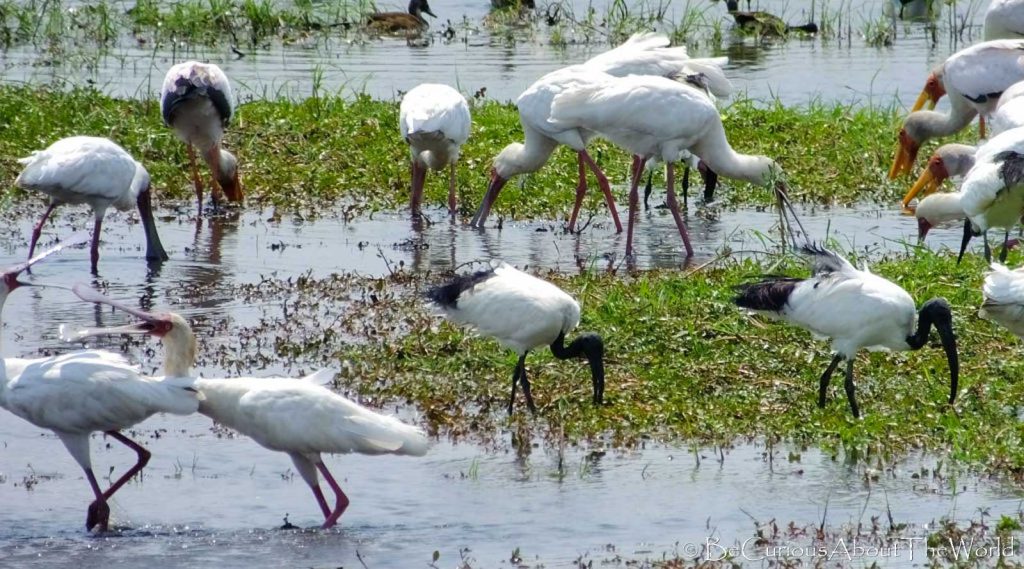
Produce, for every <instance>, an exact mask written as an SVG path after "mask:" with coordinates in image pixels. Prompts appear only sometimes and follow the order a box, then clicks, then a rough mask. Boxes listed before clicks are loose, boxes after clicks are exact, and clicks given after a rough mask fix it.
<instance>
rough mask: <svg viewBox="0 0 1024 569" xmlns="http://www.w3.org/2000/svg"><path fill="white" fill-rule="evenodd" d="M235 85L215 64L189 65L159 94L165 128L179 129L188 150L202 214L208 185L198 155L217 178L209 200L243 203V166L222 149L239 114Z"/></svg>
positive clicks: (175, 70) (172, 73)
mask: <svg viewBox="0 0 1024 569" xmlns="http://www.w3.org/2000/svg"><path fill="white" fill-rule="evenodd" d="M233 105H234V102H233V98H232V95H231V84H230V83H229V82H228V78H227V76H226V75H224V72H223V71H221V69H220V67H217V66H216V65H214V64H212V63H199V62H198V61H186V62H184V63H179V64H177V65H175V66H173V67H171V68H170V69H169V70H168V71H167V75H166V76H165V77H164V85H163V89H162V90H161V94H160V111H161V113H162V114H163V117H164V124H166V125H167V126H169V127H172V128H174V132H175V134H177V135H178V138H180V139H181V140H182V141H183V142H184V143H185V144H186V145H188V160H189V167H190V168H191V170H192V184H193V185H194V186H195V189H196V202H197V204H198V208H199V209H198V213H199V214H200V215H202V212H203V181H202V178H201V177H200V176H199V169H198V167H197V166H196V151H195V149H196V148H198V149H199V152H200V153H202V156H203V160H205V161H206V164H207V165H208V166H209V167H210V172H211V173H212V174H213V179H212V181H211V189H210V200H211V201H212V202H213V205H214V207H216V206H217V205H218V204H219V203H220V197H221V196H220V190H221V189H223V190H224V194H225V195H226V196H227V198H228V199H229V200H231V201H233V202H240V201H242V184H241V183H240V182H239V180H238V160H236V159H235V156H234V155H233V154H231V153H230V152H228V151H227V150H224V149H223V148H221V142H222V141H223V139H224V129H225V128H226V127H227V126H228V123H230V122H231V115H232V113H233V112H234V106H233Z"/></svg>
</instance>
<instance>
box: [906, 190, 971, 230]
mask: <svg viewBox="0 0 1024 569" xmlns="http://www.w3.org/2000/svg"><path fill="white" fill-rule="evenodd" d="M962 196H963V194H961V193H960V192H950V193H944V194H943V193H935V194H931V195H929V196H927V197H925V198H924V199H922V200H921V201H919V202H918V203H917V207H916V208H914V216H915V217H916V218H917V239H918V241H919V242H923V241H924V238H925V236H927V235H928V231H930V230H931V228H932V227H937V226H940V225H945V224H947V223H952V222H954V221H962V220H963V219H964V218H965V217H967V214H965V213H964V207H963V205H962V204H961V203H960V198H961V197H962Z"/></svg>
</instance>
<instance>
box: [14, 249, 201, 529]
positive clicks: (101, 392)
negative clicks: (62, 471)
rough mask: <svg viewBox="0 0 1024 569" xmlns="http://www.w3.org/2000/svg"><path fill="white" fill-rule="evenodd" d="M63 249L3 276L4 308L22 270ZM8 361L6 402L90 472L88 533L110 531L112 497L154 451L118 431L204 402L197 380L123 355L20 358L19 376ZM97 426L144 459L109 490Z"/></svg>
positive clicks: (191, 410) (82, 353)
mask: <svg viewBox="0 0 1024 569" xmlns="http://www.w3.org/2000/svg"><path fill="white" fill-rule="evenodd" d="M65 245H67V244H65ZM62 247H63V246H60V247H56V248H54V249H51V250H49V251H47V252H45V253H42V254H40V255H39V256H37V257H34V258H33V259H32V260H30V261H28V262H27V263H22V264H21V265H18V266H16V267H12V268H10V269H7V270H6V271H4V272H3V273H2V274H0V310H2V309H3V303H4V301H5V300H6V299H7V295H8V294H10V293H11V291H13V290H15V289H17V288H18V287H20V286H23V285H25V283H22V282H20V281H18V280H17V276H18V274H19V273H20V272H22V271H24V270H25V269H27V268H28V267H29V266H30V265H31V264H33V263H35V262H37V261H39V260H40V259H42V258H44V257H46V256H48V255H50V254H52V253H54V252H56V251H59V250H60V249H61V248H62ZM8 363H9V362H5V365H4V366H3V367H2V369H0V407H3V408H4V409H7V410H8V411H10V412H11V413H14V414H15V415H17V416H19V417H21V418H22V419H25V420H26V421H28V422H30V423H32V424H33V425H35V426H37V427H40V428H43V429H49V430H52V431H53V432H54V433H55V434H56V435H57V437H58V438H60V440H61V442H63V443H64V446H65V447H67V449H68V452H69V453H71V456H72V457H73V458H74V459H75V461H76V462H77V463H78V464H79V466H81V467H82V470H84V471H85V477H86V479H87V480H88V481H89V485H90V486H91V487H92V490H93V495H94V496H95V500H94V501H93V502H92V503H91V504H89V509H88V513H87V516H86V521H85V527H86V528H87V529H89V530H92V529H93V528H99V530H100V531H106V530H107V526H108V523H109V519H110V507H109V506H108V505H107V501H108V500H110V497H111V496H113V495H114V493H115V492H117V491H118V489H120V488H121V487H122V486H123V485H124V484H125V483H127V482H128V481H129V480H131V479H132V478H133V477H134V476H135V475H136V474H138V473H139V472H140V471H141V470H142V469H143V468H144V467H145V466H146V463H147V462H148V461H149V457H150V453H149V451H147V450H146V449H145V448H143V447H142V446H141V445H139V444H138V443H136V442H135V441H133V440H131V439H129V438H128V437H126V436H124V435H122V434H121V433H119V432H118V431H119V430H121V429H126V428H128V427H131V426H132V425H135V424H136V423H139V422H141V421H143V420H145V419H146V418H148V417H149V416H150V415H153V414H155V413H174V414H177V415H188V414H190V413H195V412H196V410H197V409H198V407H199V398H200V395H199V393H198V392H197V391H196V389H195V388H194V387H193V386H192V379H191V378H181V377H167V378H161V379H154V378H148V377H145V376H143V375H141V374H139V370H138V368H136V367H135V366H132V365H130V364H128V362H126V361H125V360H124V358H122V357H121V356H120V355H118V354H114V353H111V352H107V351H104V350H82V351H78V352H72V353H69V354H64V355H61V356H54V357H48V358H36V359H27V360H19V361H18V362H17V364H16V365H15V366H11V367H14V368H17V371H16V372H15V373H9V372H8V367H9V366H8V365H7V364H8ZM96 431H102V432H104V433H106V434H107V435H108V436H110V437H112V438H114V439H115V440H117V441H118V442H120V443H122V444H124V445H125V446H127V447H129V448H131V449H132V450H133V451H135V453H136V454H137V456H138V459H137V461H136V463H135V465H134V466H132V467H131V468H130V469H128V471H126V472H125V473H124V474H123V475H122V476H121V477H120V478H118V479H117V480H116V481H115V482H114V483H113V484H111V485H110V487H109V488H107V489H106V490H101V489H100V486H99V483H98V482H97V480H96V475H95V474H94V473H93V470H92V460H91V458H90V455H89V436H90V435H91V434H92V433H93V432H96Z"/></svg>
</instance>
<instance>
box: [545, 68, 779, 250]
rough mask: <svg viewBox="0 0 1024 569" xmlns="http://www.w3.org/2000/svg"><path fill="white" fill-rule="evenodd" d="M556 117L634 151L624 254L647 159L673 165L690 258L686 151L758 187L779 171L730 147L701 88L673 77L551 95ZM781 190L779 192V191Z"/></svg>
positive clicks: (624, 80)
mask: <svg viewBox="0 0 1024 569" xmlns="http://www.w3.org/2000/svg"><path fill="white" fill-rule="evenodd" d="M551 122H553V123H554V124H556V125H559V126H562V127H564V128H576V129H580V130H584V129H585V130H588V131H591V132H595V133H598V134H599V135H600V136H602V137H604V138H607V139H608V140H609V141H611V142H613V143H614V144H616V145H618V146H621V147H622V148H624V149H626V150H628V151H629V152H630V153H632V154H633V156H634V158H633V169H632V174H633V176H632V185H631V187H630V192H629V211H630V213H629V218H628V228H629V229H628V230H627V233H626V255H632V253H633V224H634V221H635V216H636V210H637V207H638V204H639V193H638V187H639V183H640V177H641V174H642V169H643V166H644V163H645V162H646V161H647V160H648V159H651V158H655V159H658V160H663V161H665V162H666V163H668V194H667V200H666V201H667V203H668V206H669V209H671V210H672V215H673V217H674V218H675V222H676V226H677V228H678V229H679V233H680V235H681V236H682V238H683V244H684V246H685V247H686V254H687V256H692V255H693V247H692V246H691V245H690V239H689V236H688V234H687V231H686V225H685V223H684V222H683V219H682V215H681V214H680V212H679V205H678V202H677V201H676V197H675V190H674V188H673V185H674V175H673V164H674V162H675V161H676V160H678V159H679V156H680V155H681V153H682V152H684V151H689V152H691V153H692V154H694V155H696V156H698V157H700V159H701V160H702V161H703V162H704V163H705V164H707V166H708V167H709V168H710V169H711V170H712V171H714V172H715V173H716V174H718V175H719V176H725V177H727V178H736V179H740V180H744V181H748V182H752V183H755V184H759V185H761V184H767V183H770V182H771V181H772V180H773V178H774V177H775V176H776V175H777V174H778V173H780V169H779V168H778V165H776V164H775V162H774V161H773V160H771V159H770V158H767V157H765V156H750V155H744V154H739V153H737V152H736V151H735V150H733V148H732V146H730V145H729V141H728V140H727V139H726V136H725V129H724V128H723V126H722V119H721V115H720V114H719V112H718V109H717V108H715V105H714V103H713V102H712V101H711V100H710V99H709V98H708V97H707V96H706V95H705V93H703V92H702V91H700V90H698V89H695V88H694V87H692V86H690V85H686V84H682V83H679V82H676V81H673V80H671V79H665V78H663V77H655V76H650V75H646V76H641V75H631V76H628V77H621V78H619V77H612V76H610V75H607V74H604V75H603V76H601V77H597V78H595V79H594V80H592V81H590V82H588V83H586V84H581V85H576V86H573V87H571V88H568V89H566V90H565V91H563V92H562V93H560V94H558V95H557V96H556V97H555V98H554V102H553V104H552V107H551ZM780 191H782V190H780Z"/></svg>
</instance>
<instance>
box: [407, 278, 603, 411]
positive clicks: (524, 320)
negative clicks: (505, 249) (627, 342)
mask: <svg viewBox="0 0 1024 569" xmlns="http://www.w3.org/2000/svg"><path fill="white" fill-rule="evenodd" d="M427 296H428V298H429V299H430V300H431V301H433V303H434V304H435V305H436V306H437V307H438V308H440V309H441V311H442V312H444V314H445V316H446V317H448V319H449V320H451V321H452V322H455V323H456V324H461V325H465V326H469V327H471V328H473V329H474V330H476V331H477V332H478V333H479V334H480V335H481V336H487V337H490V338H494V339H495V340H497V341H498V343H499V344H501V345H502V346H504V347H506V348H509V349H511V350H513V351H515V352H516V353H517V354H518V355H519V361H518V362H517V363H516V367H515V371H514V372H513V373H512V394H511V396H510V398H509V402H508V413H509V415H511V414H512V408H513V405H514V404H515V396H516V385H517V384H519V385H522V387H523V395H524V396H525V398H526V404H527V406H529V408H530V410H531V411H534V412H536V410H537V407H536V405H535V404H534V402H533V395H532V394H531V393H530V382H529V380H528V379H527V378H526V354H527V353H529V352H530V350H533V349H536V348H540V347H544V346H550V348H551V353H552V354H554V356H555V357H556V358H558V359H560V360H565V359H570V358H577V357H585V358H586V359H587V360H588V362H589V363H590V372H591V378H592V381H593V384H594V397H593V402H594V404H595V405H599V404H601V403H602V402H603V401H604V342H603V341H602V340H601V337H600V336H598V335H597V334H592V333H588V334H581V335H579V336H578V337H577V338H576V339H575V340H573V341H572V342H570V343H569V345H565V336H566V334H568V333H569V332H571V331H572V330H573V329H575V328H576V326H577V325H578V324H579V322H580V305H579V303H577V302H576V300H574V299H573V298H572V297H571V296H569V295H568V294H566V293H565V292H564V291H563V290H562V289H560V288H558V287H557V286H555V285H553V284H551V283H549V282H548V281H545V280H542V279H539V278H537V277H534V276H532V275H528V274H526V273H524V272H522V271H520V270H518V269H516V268H514V267H512V266H510V265H507V264H505V263H494V264H493V265H492V267H491V268H490V269H488V270H485V271H478V272H476V273H472V274H468V275H459V276H457V277H456V278H455V279H454V280H452V281H451V282H449V283H447V284H445V285H442V286H439V287H437V288H434V289H433V290H431V291H430V292H428V294H427Z"/></svg>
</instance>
